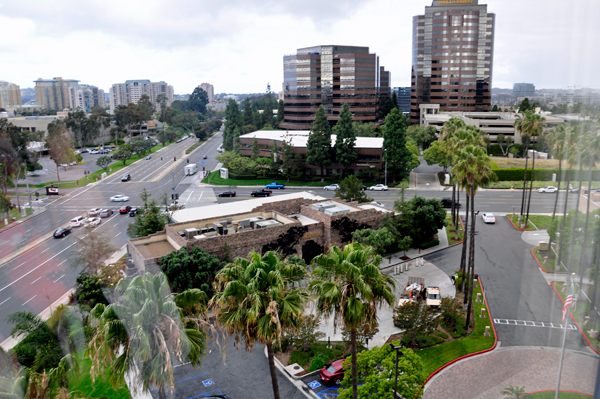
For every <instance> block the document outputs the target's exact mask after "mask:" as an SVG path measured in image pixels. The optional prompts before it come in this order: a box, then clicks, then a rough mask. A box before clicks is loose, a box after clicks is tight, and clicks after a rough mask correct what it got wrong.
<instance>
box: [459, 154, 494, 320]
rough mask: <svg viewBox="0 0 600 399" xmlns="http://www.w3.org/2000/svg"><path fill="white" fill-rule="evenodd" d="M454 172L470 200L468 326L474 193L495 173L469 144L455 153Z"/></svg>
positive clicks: (470, 299)
mask: <svg viewBox="0 0 600 399" xmlns="http://www.w3.org/2000/svg"><path fill="white" fill-rule="evenodd" d="M456 157H457V162H456V166H455V168H456V173H457V175H458V176H460V177H461V180H462V181H463V184H465V185H466V187H467V190H468V193H469V198H470V200H471V207H470V208H471V227H470V231H469V235H470V237H469V266H468V270H467V273H466V276H465V278H467V284H468V285H467V287H468V290H467V292H466V293H465V301H466V303H467V322H466V328H467V329H468V328H469V324H470V316H471V310H472V307H473V276H474V274H475V194H476V192H477V189H478V188H479V187H485V186H487V185H488V184H489V183H490V182H491V181H494V180H496V174H495V173H494V171H493V170H492V160H491V159H490V157H489V156H488V155H487V154H486V152H485V150H484V149H483V147H481V146H478V145H473V144H469V145H467V146H466V147H464V148H463V149H461V150H460V151H459V152H458V153H457V154H456Z"/></svg>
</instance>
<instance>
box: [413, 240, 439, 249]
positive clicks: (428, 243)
mask: <svg viewBox="0 0 600 399" xmlns="http://www.w3.org/2000/svg"><path fill="white" fill-rule="evenodd" d="M436 245H440V240H438V239H434V240H430V241H425V242H422V243H420V244H417V248H419V249H427V248H431V247H435V246H436Z"/></svg>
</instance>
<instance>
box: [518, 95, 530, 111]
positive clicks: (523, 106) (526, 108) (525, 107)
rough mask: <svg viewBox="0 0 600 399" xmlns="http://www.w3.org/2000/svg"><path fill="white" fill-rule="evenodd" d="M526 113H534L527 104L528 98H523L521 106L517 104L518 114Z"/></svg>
mask: <svg viewBox="0 0 600 399" xmlns="http://www.w3.org/2000/svg"><path fill="white" fill-rule="evenodd" d="M527 111H534V109H532V107H531V104H529V98H527V97H525V99H524V100H523V101H521V104H519V113H525V112H527Z"/></svg>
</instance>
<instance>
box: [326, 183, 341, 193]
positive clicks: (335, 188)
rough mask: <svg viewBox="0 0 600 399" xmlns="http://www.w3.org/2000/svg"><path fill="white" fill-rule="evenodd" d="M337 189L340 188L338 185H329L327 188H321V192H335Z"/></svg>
mask: <svg viewBox="0 0 600 399" xmlns="http://www.w3.org/2000/svg"><path fill="white" fill-rule="evenodd" d="M339 188H340V185H339V184H330V185H328V186H325V187H323V190H325V191H329V190H331V191H335V190H339Z"/></svg>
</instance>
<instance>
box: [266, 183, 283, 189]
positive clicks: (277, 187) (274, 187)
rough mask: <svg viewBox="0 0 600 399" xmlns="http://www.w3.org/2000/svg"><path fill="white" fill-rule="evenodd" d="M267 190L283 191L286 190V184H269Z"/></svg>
mask: <svg viewBox="0 0 600 399" xmlns="http://www.w3.org/2000/svg"><path fill="white" fill-rule="evenodd" d="M265 188H270V189H271V190H275V189H277V190H281V189H284V188H285V184H280V183H277V182H273V183H269V184H267V185H266V186H265Z"/></svg>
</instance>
